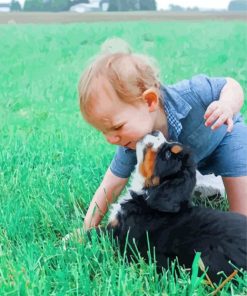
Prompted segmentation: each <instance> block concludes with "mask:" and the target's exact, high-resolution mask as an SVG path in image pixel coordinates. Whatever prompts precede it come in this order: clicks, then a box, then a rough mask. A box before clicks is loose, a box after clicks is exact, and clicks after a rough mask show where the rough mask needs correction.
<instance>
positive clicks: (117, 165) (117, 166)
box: [110, 146, 137, 178]
mask: <svg viewBox="0 0 247 296" xmlns="http://www.w3.org/2000/svg"><path fill="white" fill-rule="evenodd" d="M136 163H137V159H136V152H135V150H131V149H129V148H125V147H121V146H118V148H117V150H116V152H115V155H114V157H113V160H112V162H111V164H110V170H111V172H112V173H113V174H114V175H115V176H117V177H120V178H129V176H130V175H131V173H132V172H133V170H134V169H135V165H136Z"/></svg>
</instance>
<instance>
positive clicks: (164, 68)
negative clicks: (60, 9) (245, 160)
mask: <svg viewBox="0 0 247 296" xmlns="http://www.w3.org/2000/svg"><path fill="white" fill-rule="evenodd" d="M246 33H247V26H246V23H241V22H225V23H224V22H213V21H212V22H201V23H198V22H174V23H171V22H169V23H148V22H141V23H140V22H139V23H137V22H136V23H135V22H133V23H94V24H90V23H82V24H71V25H49V26H48V25H47V26H45V25H36V26H35V25H20V26H18V25H6V26H1V28H0V40H1V47H0V65H1V68H0V69H1V70H0V119H1V120H0V131H1V137H0V295H140V294H141V295H169V296H170V295H208V293H209V292H211V291H212V290H211V289H210V288H208V287H206V286H205V285H204V284H203V283H202V279H200V278H198V277H197V268H196V266H197V264H195V268H194V270H193V274H192V276H191V277H190V276H189V274H188V273H187V272H186V271H184V270H183V269H182V268H180V272H179V276H178V275H177V274H176V272H175V267H174V265H173V268H172V269H171V270H168V271H166V272H164V273H163V275H161V276H158V275H157V274H156V272H155V268H154V264H153V263H152V262H150V263H149V264H146V263H144V262H143V261H142V259H139V261H138V264H131V265H127V264H126V263H125V262H124V258H122V257H121V256H120V255H119V254H118V253H117V254H116V253H114V252H113V249H112V247H111V245H110V243H109V241H108V239H107V238H102V240H101V241H100V242H98V241H97V239H96V237H94V239H93V241H92V242H85V243H84V244H78V243H76V242H71V243H70V246H69V248H68V249H67V250H66V251H64V250H63V248H62V244H61V238H62V237H63V236H64V235H65V234H67V233H68V232H70V231H72V230H73V229H75V228H77V227H80V226H81V225H82V221H83V218H84V215H85V212H86V208H87V206H88V204H89V202H90V199H91V197H92V195H93V193H94V191H95V190H96V188H97V186H98V184H99V182H100V181H101V178H102V176H103V175H104V172H105V170H106V168H107V166H108V164H109V162H110V160H111V158H112V156H113V153H114V147H111V146H110V145H107V144H106V143H105V141H104V139H103V137H102V136H101V135H100V134H99V133H98V132H97V131H94V130H93V129H91V128H90V127H89V126H88V125H87V124H86V123H85V122H83V120H82V119H81V116H80V114H79V108H78V101H77V93H76V87H77V81H78V78H79V75H80V73H81V71H82V69H83V67H84V65H85V63H86V61H87V59H88V58H89V57H91V55H92V54H95V53H96V52H97V51H98V49H99V46H100V44H101V43H102V42H103V41H104V40H105V39H106V38H107V37H111V36H119V37H122V38H124V39H126V40H127V41H128V42H129V43H130V44H131V45H132V46H133V48H134V49H135V50H137V51H139V52H142V53H145V54H149V55H152V56H154V57H155V58H156V59H157V61H158V64H159V65H160V70H161V77H162V80H163V81H164V82H166V83H173V82H176V81H178V80H180V79H183V78H189V77H191V76H192V75H194V74H197V73H206V74H208V75H211V76H232V77H234V78H235V79H237V80H238V81H239V82H240V83H241V85H242V86H243V88H244V90H245V93H246V90H247V80H246V77H247V61H246V48H247V39H246V36H247V34H246ZM242 111H243V113H244V114H245V118H247V103H246V102H245V105H244V107H243V110H242ZM246 279H247V276H246V274H245V280H246ZM238 281H239V286H238V287H236V286H233V285H232V283H230V284H228V285H227V286H226V287H225V288H224V289H223V291H222V294H221V295H229V294H230V295H244V294H246V293H247V287H246V285H245V284H244V281H243V280H241V279H240V278H239V279H238ZM228 288H229V289H228Z"/></svg>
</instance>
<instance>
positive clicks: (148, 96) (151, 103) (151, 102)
mask: <svg viewBox="0 0 247 296" xmlns="http://www.w3.org/2000/svg"><path fill="white" fill-rule="evenodd" d="M142 97H143V99H144V101H145V102H146V103H147V104H148V109H149V111H150V112H153V111H155V110H157V108H158V107H159V94H158V92H157V90H156V89H155V88H148V89H147V90H145V91H144V92H143V94H142Z"/></svg>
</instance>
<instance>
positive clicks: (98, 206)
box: [84, 168, 128, 230]
mask: <svg viewBox="0 0 247 296" xmlns="http://www.w3.org/2000/svg"><path fill="white" fill-rule="evenodd" d="M127 182H128V178H119V177H117V176H115V175H113V173H112V172H111V170H110V168H108V170H107V171H106V174H105V176H104V178H103V181H102V182H101V184H100V186H99V187H98V189H97V191H96V192H95V194H94V196H93V199H92V201H91V203H90V206H89V208H88V211H87V213H86V217H85V220H84V229H85V230H87V229H89V228H91V227H95V226H97V225H98V224H99V223H100V221H101V220H102V218H103V217H104V215H105V213H106V212H107V210H108V207H109V205H110V204H111V203H112V202H113V201H114V200H115V199H116V198H117V197H118V196H119V195H120V193H121V191H122V190H123V188H124V187H125V185H126V183H127Z"/></svg>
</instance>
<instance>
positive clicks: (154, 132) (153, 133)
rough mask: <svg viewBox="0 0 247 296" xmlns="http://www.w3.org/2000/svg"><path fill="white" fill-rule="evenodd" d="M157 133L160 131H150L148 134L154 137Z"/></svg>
mask: <svg viewBox="0 0 247 296" xmlns="http://www.w3.org/2000/svg"><path fill="white" fill-rule="evenodd" d="M159 134H160V131H152V132H151V133H150V135H152V136H154V137H158V136H159Z"/></svg>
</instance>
